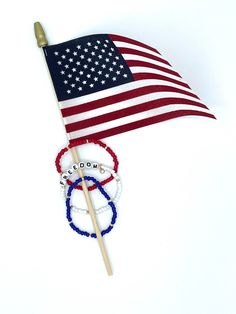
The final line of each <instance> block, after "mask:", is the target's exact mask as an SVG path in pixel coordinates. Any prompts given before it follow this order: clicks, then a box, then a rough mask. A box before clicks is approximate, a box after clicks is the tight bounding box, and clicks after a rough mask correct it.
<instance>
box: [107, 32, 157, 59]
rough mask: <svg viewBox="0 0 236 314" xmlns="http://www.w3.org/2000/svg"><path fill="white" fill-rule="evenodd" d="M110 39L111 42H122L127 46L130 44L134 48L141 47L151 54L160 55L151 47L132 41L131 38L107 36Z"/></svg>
mask: <svg viewBox="0 0 236 314" xmlns="http://www.w3.org/2000/svg"><path fill="white" fill-rule="evenodd" d="M108 36H109V37H110V39H111V40H113V41H123V42H125V43H128V44H132V45H136V46H140V47H143V48H146V49H149V50H151V51H153V52H156V53H158V54H159V55H160V53H159V52H158V51H157V49H155V48H153V47H151V46H148V45H146V44H144V43H141V42H140V41H138V40H134V39H131V38H127V37H124V36H119V35H113V34H111V35H108Z"/></svg>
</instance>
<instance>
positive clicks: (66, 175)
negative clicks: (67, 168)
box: [61, 173, 69, 180]
mask: <svg viewBox="0 0 236 314" xmlns="http://www.w3.org/2000/svg"><path fill="white" fill-rule="evenodd" d="M61 177H62V179H63V180H67V179H68V178H69V176H68V174H66V173H63V174H62V175H61Z"/></svg>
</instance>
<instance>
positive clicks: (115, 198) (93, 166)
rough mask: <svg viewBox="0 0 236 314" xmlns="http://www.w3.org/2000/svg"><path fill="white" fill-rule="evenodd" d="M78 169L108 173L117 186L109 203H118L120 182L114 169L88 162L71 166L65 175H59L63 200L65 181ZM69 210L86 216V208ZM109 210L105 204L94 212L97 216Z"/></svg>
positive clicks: (74, 207) (73, 207)
mask: <svg viewBox="0 0 236 314" xmlns="http://www.w3.org/2000/svg"><path fill="white" fill-rule="evenodd" d="M81 165H82V167H81ZM78 168H81V169H84V168H86V169H98V170H99V171H100V172H101V173H104V172H106V171H107V172H109V173H110V174H111V175H112V176H113V178H114V179H115V181H116V185H117V189H116V193H115V195H114V196H113V197H111V201H112V202H114V203H115V204H116V203H117V202H118V200H119V198H120V194H121V181H120V177H119V175H118V174H117V173H116V172H115V170H114V169H111V168H109V167H107V166H104V165H102V164H98V163H95V162H90V161H87V162H80V163H79V164H73V166H72V167H71V168H69V169H68V170H67V172H66V173H63V174H62V175H61V180H60V186H61V188H62V192H63V197H64V199H66V186H67V183H66V180H67V179H68V178H69V177H70V176H71V175H72V174H73V173H74V172H76V171H77V170H78ZM71 209H72V210H73V211H74V212H79V213H82V214H88V210H87V209H86V208H77V207H76V206H74V205H72V207H71ZM110 209H111V208H110V206H109V205H108V204H107V205H104V206H102V207H99V208H95V211H96V213H97V214H100V213H102V212H104V211H106V210H110Z"/></svg>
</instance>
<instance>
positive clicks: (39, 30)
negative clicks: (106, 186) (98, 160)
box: [34, 22, 112, 276]
mask: <svg viewBox="0 0 236 314" xmlns="http://www.w3.org/2000/svg"><path fill="white" fill-rule="evenodd" d="M34 30H35V37H36V39H37V43H38V46H39V47H40V48H43V47H45V46H47V45H48V41H47V38H46V36H45V33H44V30H43V27H42V25H41V24H40V23H39V22H36V23H34ZM43 55H44V53H43ZM44 60H45V59H44ZM45 63H46V60H45ZM46 68H47V69H48V67H47V63H46ZM48 72H49V71H48ZM49 77H50V78H51V76H50V75H49ZM50 81H51V83H52V80H50ZM52 85H53V84H52ZM53 90H54V89H53ZM54 95H55V97H56V94H55V91H54ZM70 151H71V154H72V157H73V159H74V162H75V163H79V161H80V160H79V154H78V151H77V150H76V149H75V148H74V147H73V148H71V149H70ZM78 174H79V176H80V177H81V178H82V179H83V178H84V173H83V171H82V170H81V169H78ZM81 184H82V188H83V192H84V197H85V200H86V203H87V207H88V212H89V214H90V217H91V220H92V223H93V227H94V231H95V233H96V236H97V240H98V244H99V247H100V250H101V253H102V257H103V261H104V264H105V267H106V270H107V274H108V275H109V276H111V275H112V268H111V264H110V260H109V257H108V254H107V250H106V247H105V244H104V241H103V237H102V235H101V231H100V228H99V225H98V221H97V216H96V213H95V210H94V208H93V204H92V200H91V197H90V194H89V191H88V188H87V185H86V182H85V181H84V180H82V183H81Z"/></svg>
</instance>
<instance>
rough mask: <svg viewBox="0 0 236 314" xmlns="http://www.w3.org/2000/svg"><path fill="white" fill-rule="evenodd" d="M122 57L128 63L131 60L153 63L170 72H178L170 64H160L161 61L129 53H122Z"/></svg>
mask: <svg viewBox="0 0 236 314" xmlns="http://www.w3.org/2000/svg"><path fill="white" fill-rule="evenodd" d="M122 56H123V57H124V59H125V60H126V61H129V60H135V61H144V62H148V63H152V64H155V65H158V66H160V67H162V68H165V69H168V70H171V71H174V72H176V71H175V70H174V69H173V68H172V66H170V65H168V64H165V63H162V62H159V61H156V60H153V59H150V58H146V57H143V56H139V55H133V54H127V53H124V54H123V53H122ZM164 73H165V72H163V74H164Z"/></svg>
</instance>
